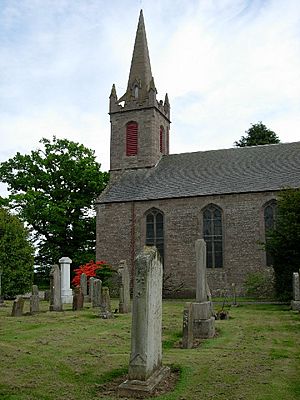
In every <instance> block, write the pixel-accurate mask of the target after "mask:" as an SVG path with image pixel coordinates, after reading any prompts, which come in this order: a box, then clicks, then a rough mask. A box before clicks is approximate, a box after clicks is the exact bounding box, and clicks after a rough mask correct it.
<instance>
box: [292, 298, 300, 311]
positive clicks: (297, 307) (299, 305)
mask: <svg viewBox="0 0 300 400" xmlns="http://www.w3.org/2000/svg"><path fill="white" fill-rule="evenodd" d="M291 307H292V310H294V311H300V301H299V300H292V301H291Z"/></svg>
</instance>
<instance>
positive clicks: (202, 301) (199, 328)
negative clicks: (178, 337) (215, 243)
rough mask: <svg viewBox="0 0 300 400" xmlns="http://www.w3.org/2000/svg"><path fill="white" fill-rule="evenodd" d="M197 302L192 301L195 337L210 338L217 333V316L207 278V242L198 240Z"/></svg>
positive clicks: (196, 244) (196, 247)
mask: <svg viewBox="0 0 300 400" xmlns="http://www.w3.org/2000/svg"><path fill="white" fill-rule="evenodd" d="M195 252H196V302H194V303H192V306H191V307H192V311H191V314H192V319H193V337H194V338H201V339H208V338H212V337H213V336H214V335H215V318H214V316H213V305H212V302H211V300H210V298H211V294H210V291H209V287H208V284H207V279H206V243H205V241H204V240H203V239H198V240H196V243H195Z"/></svg>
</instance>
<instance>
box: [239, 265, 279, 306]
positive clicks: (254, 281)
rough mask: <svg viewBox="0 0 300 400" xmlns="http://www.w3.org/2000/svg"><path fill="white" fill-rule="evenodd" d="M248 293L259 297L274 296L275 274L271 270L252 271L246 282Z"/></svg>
mask: <svg viewBox="0 0 300 400" xmlns="http://www.w3.org/2000/svg"><path fill="white" fill-rule="evenodd" d="M244 288H245V291H246V294H247V295H248V296H251V297H256V298H258V299H266V298H274V276H273V273H272V271H271V270H266V271H264V272H251V273H249V274H248V275H247V277H246V280H245V282H244Z"/></svg>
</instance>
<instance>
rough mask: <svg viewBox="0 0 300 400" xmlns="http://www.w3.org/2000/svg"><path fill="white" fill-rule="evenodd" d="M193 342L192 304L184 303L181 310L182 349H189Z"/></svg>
mask: <svg viewBox="0 0 300 400" xmlns="http://www.w3.org/2000/svg"><path fill="white" fill-rule="evenodd" d="M193 342H194V334H193V304H192V303H186V304H185V308H184V310H183V327H182V347H183V348H184V349H191V348H192V347H193Z"/></svg>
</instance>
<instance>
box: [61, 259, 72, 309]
mask: <svg viewBox="0 0 300 400" xmlns="http://www.w3.org/2000/svg"><path fill="white" fill-rule="evenodd" d="M71 263H72V260H71V259H70V258H69V257H62V258H60V259H59V264H60V272H61V302H62V304H67V303H72V301H73V293H72V289H71V287H70V265H71Z"/></svg>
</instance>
